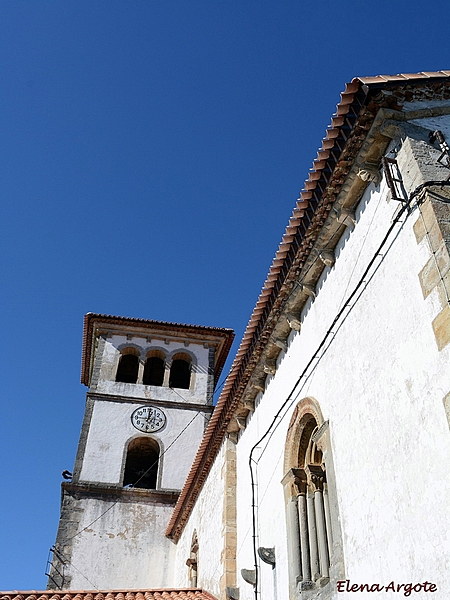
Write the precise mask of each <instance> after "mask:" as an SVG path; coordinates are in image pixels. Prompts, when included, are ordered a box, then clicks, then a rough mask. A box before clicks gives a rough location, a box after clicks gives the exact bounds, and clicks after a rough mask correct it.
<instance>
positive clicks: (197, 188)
mask: <svg viewBox="0 0 450 600" xmlns="http://www.w3.org/2000/svg"><path fill="white" fill-rule="evenodd" d="M449 22H450V3H449V2H448V0H442V1H437V0H430V1H429V2H427V3H424V2H418V1H417V0H410V1H406V0H398V1H397V2H391V1H383V0H381V1H376V2H375V1H373V0H363V1H361V2H356V0H353V1H351V0H341V1H340V2H333V1H332V0H324V1H323V2H310V1H307V0H286V1H279V2H274V1H272V2H269V1H268V0H244V1H242V0H239V1H238V0H227V1H212V0H211V1H206V0H189V1H186V0H184V1H181V0H76V1H75V0H64V1H63V0H28V1H25V0H2V1H1V2H0V32H1V35H0V49H1V61H0V125H1V140H2V143H1V146H0V155H1V156H0V163H1V172H0V197H1V202H2V220H1V221H2V224H1V228H2V230H1V236H0V244H1V246H2V248H1V260H2V268H1V281H2V291H1V310H2V314H3V321H2V332H1V335H2V354H1V360H0V365H1V369H2V375H1V377H0V382H1V386H2V394H1V403H0V411H1V416H0V419H1V438H0V454H1V457H2V460H1V470H0V486H1V490H0V518H1V522H0V534H1V538H0V539H1V543H0V589H2V590H9V589H19V590H26V589H38V590H39V589H44V588H45V585H46V577H45V576H44V570H45V566H46V558H47V553H48V548H49V547H50V546H51V545H52V544H53V543H54V540H55V533H56V528H57V524H58V518H59V502H60V482H61V471H62V470H63V469H69V470H71V469H72V467H73V462H74V457H75V452H76V446H77V442H78V435H79V431H80V427H81V421H82V416H83V411H84V401H85V399H84V394H85V391H86V390H85V388H83V386H81V385H80V384H79V371H80V358H81V335H82V320H83V315H84V314H85V313H86V312H89V311H91V312H101V313H107V314H113V315H122V316H129V317H140V318H149V319H160V320H165V321H179V322H185V323H194V324H201V325H211V326H221V327H231V328H234V329H235V331H236V337H237V342H236V345H235V347H234V351H235V349H236V346H237V343H238V342H239V340H240V338H241V336H242V333H243V329H244V327H245V325H246V323H247V321H248V318H249V316H250V314H251V311H252V309H253V306H254V303H255V301H256V299H257V296H258V294H259V291H260V289H261V286H262V284H263V282H264V278H265V275H266V273H267V271H268V269H269V266H270V262H271V260H272V257H273V255H274V253H275V251H276V248H277V246H278V243H279V241H280V239H281V236H282V234H283V231H284V227H285V226H286V224H287V221H288V218H289V215H290V213H291V211H292V208H293V207H294V204H295V200H296V198H297V196H298V192H299V190H300V189H301V188H302V185H303V182H304V180H305V178H306V177H307V173H308V169H309V168H310V167H311V163H312V160H313V159H314V158H315V153H316V150H317V148H318V146H319V145H320V142H321V138H322V137H323V135H324V133H325V128H326V127H327V125H328V124H329V122H330V118H331V115H332V113H333V112H334V109H335V105H336V103H337V102H338V101H339V93H340V92H341V91H342V90H343V88H344V84H345V82H346V81H349V80H351V79H352V77H354V76H357V75H377V74H382V73H398V72H415V71H423V70H439V69H450V46H449V42H448V23H449Z"/></svg>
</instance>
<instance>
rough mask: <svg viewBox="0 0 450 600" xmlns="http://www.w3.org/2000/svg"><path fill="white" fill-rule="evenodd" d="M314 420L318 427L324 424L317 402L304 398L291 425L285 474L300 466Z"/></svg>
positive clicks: (294, 414)
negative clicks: (301, 456) (300, 458)
mask: <svg viewBox="0 0 450 600" xmlns="http://www.w3.org/2000/svg"><path fill="white" fill-rule="evenodd" d="M312 419H314V420H315V422H316V424H317V426H318V427H320V426H321V425H322V424H323V423H324V418H323V415H322V411H321V409H320V406H319V403H318V402H317V400H316V399H315V398H312V397H308V398H304V399H303V400H301V401H300V402H299V403H298V404H297V406H296V407H295V410H294V412H293V413H292V417H291V420H290V423H289V427H288V432H287V436H286V445H285V451H284V473H287V472H288V471H289V469H292V468H293V467H299V466H300V465H299V464H298V461H299V457H300V454H301V452H302V449H303V447H304V446H305V443H306V444H307V443H308V442H307V439H308V438H307V436H308V429H309V428H310V427H311V421H312ZM305 451H306V448H305Z"/></svg>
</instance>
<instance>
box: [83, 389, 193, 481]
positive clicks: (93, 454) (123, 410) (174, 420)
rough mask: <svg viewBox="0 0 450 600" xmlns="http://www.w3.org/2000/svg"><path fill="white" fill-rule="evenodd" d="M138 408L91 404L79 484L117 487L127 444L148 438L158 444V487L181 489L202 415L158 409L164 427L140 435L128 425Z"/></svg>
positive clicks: (132, 405) (98, 401)
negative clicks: (134, 440) (140, 438)
mask: <svg viewBox="0 0 450 600" xmlns="http://www.w3.org/2000/svg"><path fill="white" fill-rule="evenodd" d="M149 404H151V401H150V402H149ZM140 407H142V404H137V403H136V404H135V403H132V402H112V401H106V400H105V401H102V400H96V401H95V404H94V409H93V413H92V419H91V424H90V427H89V433H88V437H87V442H86V449H85V453H84V458H83V463H82V468H81V475H80V481H81V482H83V481H86V482H87V481H90V482H102V483H110V484H120V483H121V470H122V467H123V465H124V463H125V458H126V456H125V454H126V448H127V445H128V443H129V441H130V440H131V439H132V438H135V437H140V436H149V437H151V438H153V439H155V440H157V441H158V443H159V444H160V457H161V458H160V464H159V473H158V482H159V485H158V488H159V489H181V488H182V486H183V483H184V481H185V479H186V476H187V473H188V472H189V469H190V467H191V464H192V462H193V460H194V457H195V454H196V452H197V449H198V446H199V444H200V440H201V438H202V435H203V431H204V427H205V420H204V416H203V415H202V414H201V413H198V412H196V411H192V410H182V409H179V408H167V407H159V408H160V410H162V411H163V412H164V413H165V415H166V424H165V426H164V428H163V429H161V430H160V431H158V432H156V433H153V434H143V433H140V432H139V431H138V430H137V429H136V428H135V427H134V426H133V425H132V423H131V415H132V413H133V411H134V410H136V409H137V408H140ZM196 415H197V416H196ZM191 421H192V422H191ZM186 427H187V429H186V431H185V432H184V433H181V432H182V431H183V429H185V428H186ZM180 434H181V435H180ZM178 436H179V437H178ZM163 453H164V454H163Z"/></svg>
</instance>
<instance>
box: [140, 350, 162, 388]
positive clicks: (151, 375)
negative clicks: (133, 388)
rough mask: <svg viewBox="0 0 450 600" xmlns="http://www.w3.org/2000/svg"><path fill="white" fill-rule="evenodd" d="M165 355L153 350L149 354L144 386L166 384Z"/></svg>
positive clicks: (146, 362) (145, 368) (145, 367)
mask: <svg viewBox="0 0 450 600" xmlns="http://www.w3.org/2000/svg"><path fill="white" fill-rule="evenodd" d="M164 358H165V357H164V354H163V353H162V352H159V351H158V350H152V351H151V352H149V353H148V354H147V360H146V361H145V366H144V377H143V380H142V382H143V384H144V385H162V384H163V382H164V369H165V360H164Z"/></svg>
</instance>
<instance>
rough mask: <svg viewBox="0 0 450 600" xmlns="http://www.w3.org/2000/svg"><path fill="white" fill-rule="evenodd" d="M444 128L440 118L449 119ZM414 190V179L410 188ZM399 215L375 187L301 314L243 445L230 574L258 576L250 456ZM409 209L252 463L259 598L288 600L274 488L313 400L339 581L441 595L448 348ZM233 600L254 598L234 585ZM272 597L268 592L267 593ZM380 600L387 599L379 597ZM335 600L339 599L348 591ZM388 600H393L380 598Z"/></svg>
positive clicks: (448, 541) (449, 530) (281, 516)
mask: <svg viewBox="0 0 450 600" xmlns="http://www.w3.org/2000/svg"><path fill="white" fill-rule="evenodd" d="M447 119H448V118H447ZM407 151H408V144H406V146H405V148H404V149H402V150H401V152H400V154H399V157H398V159H399V163H400V164H401V165H403V166H405V167H406V166H407V167H408V168H407V169H405V171H406V172H405V173H404V177H405V184H406V186H407V187H408V185H409V184H408V181H411V179H417V173H414V172H413V167H412V164H411V160H410V156H409V155H407ZM419 183H420V181H419ZM397 210H398V204H397V203H395V202H394V201H390V202H389V201H387V187H386V184H385V183H384V182H383V184H382V185H381V187H380V188H377V189H375V187H374V185H373V184H371V185H370V186H369V188H368V189H367V191H366V193H365V194H364V197H363V200H362V202H361V203H360V205H359V208H358V211H357V220H358V223H357V225H356V228H355V229H354V231H353V232H352V233H350V232H349V231H347V234H346V235H345V236H344V237H343V238H342V239H341V241H340V243H339V246H338V249H337V252H336V254H337V260H336V264H335V266H334V267H332V268H327V269H326V271H325V272H324V274H323V276H322V278H321V281H320V283H319V285H318V288H317V298H316V300H315V301H314V302H312V301H309V303H308V304H307V306H306V307H305V310H304V314H303V317H304V321H303V326H302V329H301V332H299V333H296V332H293V333H292V334H291V340H290V343H289V348H288V351H287V353H286V354H284V353H282V355H281V356H280V358H279V361H278V364H279V366H278V370H277V373H276V375H275V376H273V377H270V376H269V378H268V383H267V387H266V392H265V394H264V395H263V396H262V398H261V399H260V402H259V406H258V408H257V410H256V412H255V413H254V414H253V416H252V417H251V418H249V420H248V426H247V429H246V430H245V431H244V432H243V433H242V435H241V438H240V441H239V443H238V447H237V452H238V489H237V497H238V573H240V569H241V568H247V569H251V568H253V562H254V561H253V555H252V539H251V486H250V478H249V468H248V457H249V453H250V449H251V447H252V446H253V445H254V444H255V443H256V442H257V440H258V439H259V438H260V437H261V436H262V435H263V433H264V432H265V430H266V428H267V427H268V425H269V423H270V422H271V420H272V418H273V415H274V414H275V413H276V411H277V410H278V408H279V407H280V405H281V404H282V402H283V401H284V399H285V398H287V396H288V395H289V393H290V391H291V389H292V388H293V386H294V384H295V382H296V380H297V378H298V376H299V374H300V372H301V371H302V369H303V367H304V366H305V365H306V363H307V361H308V360H309V358H310V357H311V355H312V354H313V353H314V351H315V349H316V348H317V347H318V345H319V343H320V341H321V339H322V337H323V335H324V334H325V332H326V330H327V329H328V327H329V326H330V324H331V323H332V321H333V319H334V316H335V314H336V313H337V311H338V310H339V308H340V306H341V303H342V302H343V300H344V298H346V296H348V294H349V293H350V291H351V290H352V289H353V286H354V285H355V284H356V283H357V281H358V279H359V278H360V276H361V274H362V272H363V271H364V269H365V267H366V265H367V263H368V262H369V260H370V259H371V257H372V255H373V254H374V252H375V250H376V248H377V246H378V244H379V243H380V241H381V239H382V238H383V236H384V235H385V233H386V231H387V229H388V228H389V226H390V224H391V219H392V217H393V215H394V213H395V212H396V211H397ZM418 217H419V211H418V209H415V211H414V213H413V214H412V215H411V216H410V217H409V218H408V219H407V221H406V222H405V223H404V225H403V226H402V227H397V229H396V231H397V232H398V235H397V237H396V239H393V242H392V245H391V247H390V249H389V251H388V252H387V253H386V254H385V257H384V260H383V261H381V258H380V263H381V264H380V267H379V269H378V270H377V272H376V274H375V275H374V277H373V278H372V279H371V280H370V281H368V282H367V286H366V288H365V290H364V292H363V293H362V295H361V296H360V297H359V299H358V300H357V302H356V303H355V304H354V306H353V310H352V312H351V313H350V314H349V316H348V317H347V319H346V320H345V321H344V322H343V323H342V325H341V326H340V327H339V328H337V327H336V328H335V331H336V335H335V338H334V340H333V342H332V344H331V345H330V346H329V348H328V349H327V351H326V352H325V354H324V355H323V356H322V358H321V359H320V361H319V362H318V364H317V366H316V368H315V370H314V371H313V372H311V374H310V377H309V378H308V379H307V380H306V381H304V383H303V384H302V385H301V386H300V388H299V390H298V392H297V394H296V396H295V401H294V402H292V403H291V405H290V406H289V407H288V409H287V410H286V413H285V415H284V416H283V418H282V419H281V421H280V423H279V425H278V427H277V429H276V430H275V432H274V433H273V435H272V436H271V438H270V439H269V440H268V441H267V440H266V442H265V443H264V444H263V447H262V448H261V450H260V452H259V453H257V456H258V455H259V456H260V458H259V465H258V474H257V476H258V507H259V509H258V533H259V539H258V544H259V545H261V546H268V547H270V546H275V552H276V559H277V567H276V569H275V571H272V569H271V567H270V566H269V565H265V564H264V563H262V564H261V570H260V573H261V578H262V579H261V597H262V598H264V600H271V599H272V598H275V597H276V598H277V599H278V600H284V599H286V598H288V597H289V595H288V573H287V548H286V526H285V503H284V498H283V489H282V485H281V483H280V481H281V479H282V477H283V475H284V473H283V458H284V445H285V441H286V435H287V427H288V424H289V421H290V418H291V415H292V412H293V410H294V407H295V405H296V404H297V402H299V401H300V400H301V399H302V398H305V397H308V396H310V397H313V398H315V399H316V400H317V401H318V402H319V403H320V406H321V409H322V412H323V415H324V418H325V419H329V421H330V434H331V442H332V450H333V459H334V465H335V471H336V482H337V494H338V499H339V510H340V520H341V527H342V530H343V548H344V557H345V566H346V572H347V577H348V578H349V579H351V580H352V582H359V583H376V582H378V583H380V584H382V585H387V584H389V583H390V582H391V581H395V582H396V583H408V582H415V583H417V582H422V581H425V580H427V581H430V582H434V583H436V584H437V586H438V592H437V593H434V594H433V598H434V599H435V600H437V598H439V599H441V598H442V599H444V598H448V597H449V595H450V581H449V578H448V572H449V568H450V558H449V557H450V513H449V511H448V498H449V497H450V472H449V470H448V469H447V467H446V465H448V464H450V435H449V427H448V423H447V420H446V416H445V411H444V407H443V402H442V399H443V397H444V396H445V394H447V393H448V392H449V391H450V378H449V366H448V365H449V348H448V347H447V348H445V349H444V350H443V351H441V352H439V351H438V350H437V346H436V341H435V339H434V335H433V330H432V326H431V323H432V320H433V319H434V317H435V316H436V315H437V314H438V312H439V311H440V310H441V305H440V302H439V300H438V297H437V292H436V291H433V292H432V293H431V294H430V295H429V296H428V297H427V298H426V299H424V298H423V295H422V292H421V288H420V285H419V279H418V273H419V271H420V270H421V269H422V267H423V266H424V265H425V263H426V262H427V260H428V259H429V257H430V251H429V248H428V246H427V242H426V240H424V241H423V242H422V243H421V244H420V245H417V242H416V239H415V236H414V233H413V229H412V226H413V224H414V222H415V221H416V220H417V218H418ZM239 587H240V600H253V598H254V595H253V588H252V587H251V586H250V585H249V584H247V583H245V582H244V581H243V579H242V578H241V577H240V575H239ZM275 590H276V592H275ZM383 594H384V592H383ZM336 597H339V598H344V597H345V594H337V595H336ZM383 597H386V598H389V597H396V595H395V594H391V593H387V594H386V595H385V596H384V595H383Z"/></svg>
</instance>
